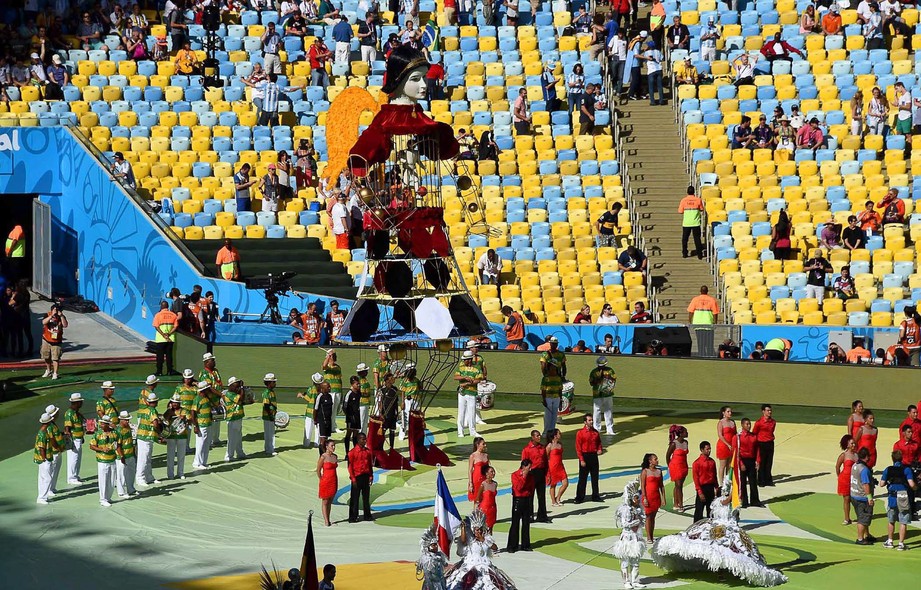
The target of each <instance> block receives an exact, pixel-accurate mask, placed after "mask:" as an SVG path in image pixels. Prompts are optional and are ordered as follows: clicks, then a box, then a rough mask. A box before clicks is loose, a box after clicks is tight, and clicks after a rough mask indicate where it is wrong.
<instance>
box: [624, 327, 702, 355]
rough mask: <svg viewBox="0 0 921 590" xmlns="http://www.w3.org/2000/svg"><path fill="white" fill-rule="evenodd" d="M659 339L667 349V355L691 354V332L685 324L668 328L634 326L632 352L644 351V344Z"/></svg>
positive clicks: (639, 352)
mask: <svg viewBox="0 0 921 590" xmlns="http://www.w3.org/2000/svg"><path fill="white" fill-rule="evenodd" d="M653 340H659V341H660V342H662V344H663V345H665V348H666V349H668V356H691V332H690V331H689V330H688V329H687V327H685V326H681V327H669V328H659V327H650V328H645V327H644V328H639V327H638V328H635V329H634V330H633V354H643V353H644V352H646V345H647V344H649V343H650V342H652V341H653Z"/></svg>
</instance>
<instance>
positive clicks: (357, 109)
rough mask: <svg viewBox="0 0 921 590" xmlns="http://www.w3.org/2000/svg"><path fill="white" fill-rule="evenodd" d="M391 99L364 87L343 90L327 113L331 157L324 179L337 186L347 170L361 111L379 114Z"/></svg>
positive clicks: (324, 172)
mask: <svg viewBox="0 0 921 590" xmlns="http://www.w3.org/2000/svg"><path fill="white" fill-rule="evenodd" d="M386 102H387V97H386V95H384V94H382V93H379V95H378V100H374V97H373V96H372V95H371V93H370V92H368V91H367V90H365V89H364V88H360V87H357V86H350V87H348V88H346V89H345V90H343V91H342V92H341V93H339V96H337V97H336V100H334V101H333V102H332V104H330V106H329V111H328V112H327V113H326V147H327V150H328V153H329V158H328V160H327V162H326V169H325V170H323V174H322V175H321V177H322V178H325V179H326V181H327V182H329V183H330V185H333V183H335V182H336V181H337V179H338V178H339V174H341V173H342V171H343V170H345V167H346V162H347V161H348V158H349V150H351V149H352V146H353V145H355V142H356V141H358V124H359V121H360V120H361V114H362V113H363V112H365V111H369V112H370V113H371V114H372V115H376V114H377V112H378V111H379V110H381V104H383V103H386Z"/></svg>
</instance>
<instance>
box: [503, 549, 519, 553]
mask: <svg viewBox="0 0 921 590" xmlns="http://www.w3.org/2000/svg"><path fill="white" fill-rule="evenodd" d="M505 552H506V553H518V550H517V549H506V550H505Z"/></svg>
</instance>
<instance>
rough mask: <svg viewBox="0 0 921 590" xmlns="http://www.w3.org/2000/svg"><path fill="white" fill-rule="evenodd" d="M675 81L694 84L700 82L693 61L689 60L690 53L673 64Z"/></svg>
mask: <svg viewBox="0 0 921 590" xmlns="http://www.w3.org/2000/svg"><path fill="white" fill-rule="evenodd" d="M675 82H677V83H678V84H694V85H695V86H696V85H697V84H698V83H699V82H700V74H699V73H698V72H697V67H696V66H695V65H694V62H692V61H691V56H690V55H688V56H686V57H685V58H684V60H682V61H679V62H678V63H676V64H675Z"/></svg>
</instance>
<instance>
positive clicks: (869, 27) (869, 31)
mask: <svg viewBox="0 0 921 590" xmlns="http://www.w3.org/2000/svg"><path fill="white" fill-rule="evenodd" d="M863 38H864V40H865V41H866V48H867V49H868V50H873V49H882V48H883V17H882V15H881V14H880V13H879V4H877V3H876V2H871V3H870V14H869V16H868V17H867V19H866V22H864V24H863Z"/></svg>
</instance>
